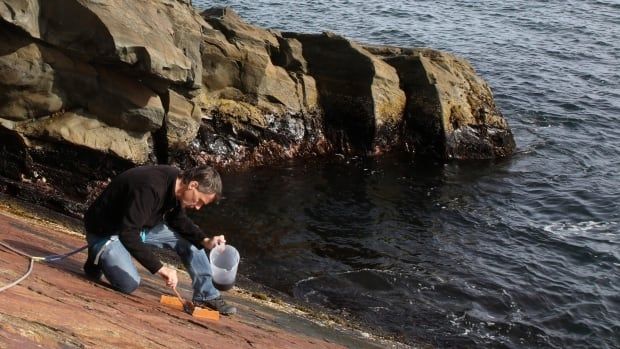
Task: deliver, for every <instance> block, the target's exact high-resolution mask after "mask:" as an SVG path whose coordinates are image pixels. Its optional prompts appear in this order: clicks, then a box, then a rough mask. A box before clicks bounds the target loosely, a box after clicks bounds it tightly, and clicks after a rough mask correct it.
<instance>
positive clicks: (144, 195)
mask: <svg viewBox="0 0 620 349" xmlns="http://www.w3.org/2000/svg"><path fill="white" fill-rule="evenodd" d="M221 193H222V181H221V179H220V175H219V174H218V173H217V171H215V170H214V169H213V168H212V167H209V166H203V167H196V168H192V169H189V170H186V171H183V172H181V171H180V170H179V169H177V168H176V167H173V166H165V165H158V166H142V167H136V168H133V169H130V170H128V171H125V172H123V173H121V174H120V175H118V176H117V177H115V178H114V179H113V180H112V181H111V182H110V184H109V185H108V186H107V188H106V189H105V190H104V191H103V193H101V195H99V197H98V198H97V199H96V200H95V202H94V203H93V204H92V205H91V206H90V207H89V208H88V211H87V212H86V214H85V215H84V225H85V228H86V233H87V234H86V240H87V241H88V245H89V248H88V259H87V260H86V263H85V264H84V272H85V273H86V275H87V276H89V277H91V278H94V279H96V280H98V279H99V278H101V275H102V274H103V275H105V277H106V279H108V281H109V282H110V284H111V285H112V287H113V288H115V289H116V290H119V291H121V292H124V293H128V294H129V293H131V292H133V291H134V290H135V289H136V288H137V287H138V285H139V284H140V276H139V275H138V271H137V270H136V267H135V266H134V264H133V263H132V261H131V257H134V258H135V259H136V260H137V261H138V262H140V264H142V265H143V266H144V267H145V268H146V269H148V270H149V271H150V272H151V273H153V274H158V275H159V276H161V277H162V278H163V279H164V281H165V282H166V285H167V286H168V287H172V288H174V287H176V285H177V281H178V279H177V273H176V270H175V269H172V268H169V267H166V266H164V265H163V264H162V263H161V261H160V260H159V259H158V258H157V257H156V256H155V255H154V254H153V253H152V252H151V250H149V249H148V248H147V246H146V245H145V244H149V245H153V246H156V247H158V248H163V247H166V248H170V249H173V250H175V251H176V253H177V254H178V255H179V256H180V257H181V260H182V261H183V264H184V265H185V267H186V269H187V271H188V272H189V275H190V277H191V278H192V288H193V289H194V295H193V298H192V300H193V302H194V304H195V305H196V306H203V307H204V306H206V307H209V308H212V309H215V310H218V311H219V312H220V313H221V314H223V315H231V314H234V313H236V312H237V309H236V308H235V307H233V306H231V305H229V304H227V303H226V302H225V301H224V300H223V299H222V297H221V295H220V293H219V291H218V290H217V289H216V288H215V287H214V286H213V282H212V280H211V263H210V262H209V259H208V258H207V255H206V253H205V251H204V249H212V248H214V247H215V246H218V245H222V244H225V243H226V239H225V238H224V235H218V236H213V237H211V238H209V237H207V236H206V235H205V234H204V233H203V232H202V230H201V229H200V228H199V227H198V226H197V225H195V224H194V223H193V222H192V221H191V220H190V219H189V218H188V217H187V215H186V209H188V208H189V209H195V210H199V209H200V208H201V207H202V206H205V205H208V204H210V203H212V202H214V201H216V200H217V199H218V198H219V197H221Z"/></svg>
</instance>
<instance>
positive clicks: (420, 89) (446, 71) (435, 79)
mask: <svg viewBox="0 0 620 349" xmlns="http://www.w3.org/2000/svg"><path fill="white" fill-rule="evenodd" d="M367 49H368V50H369V51H370V52H373V53H374V54H376V55H377V56H380V57H382V58H383V59H384V60H385V62H387V63H388V64H390V65H392V66H394V67H395V68H396V70H397V71H398V75H399V77H400V82H401V87H402V89H403V90H404V91H405V93H406V94H407V109H406V113H405V115H404V120H403V121H404V127H403V136H404V138H405V143H406V144H409V145H410V146H411V148H412V149H415V150H416V152H417V153H419V154H421V155H426V156H431V157H434V158H440V159H492V158H496V157H505V156H508V155H510V154H512V152H513V150H514V148H515V143H514V138H513V135H512V132H511V131H510V128H509V127H508V124H507V123H506V120H505V119H504V117H503V116H502V114H501V113H500V111H499V110H498V108H497V106H496V105H495V102H494V100H493V95H492V93H491V89H490V88H489V86H488V84H487V83H486V82H485V81H484V80H483V79H482V78H480V77H479V76H478V75H477V74H476V72H475V71H474V68H473V67H472V66H471V64H469V63H468V62H467V61H465V60H464V59H462V58H459V57H456V56H454V55H452V54H449V53H446V52H440V51H436V50H431V49H402V48H396V47H367Z"/></svg>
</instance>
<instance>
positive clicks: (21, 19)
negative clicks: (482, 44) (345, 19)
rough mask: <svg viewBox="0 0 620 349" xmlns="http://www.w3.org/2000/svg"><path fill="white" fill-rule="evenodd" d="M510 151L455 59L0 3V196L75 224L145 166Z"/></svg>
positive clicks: (164, 10)
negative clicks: (116, 180)
mask: <svg viewBox="0 0 620 349" xmlns="http://www.w3.org/2000/svg"><path fill="white" fill-rule="evenodd" d="M514 148H515V143H514V139H513V135H512V132H511V130H510V128H509V126H508V124H507V123H506V120H505V119H504V117H503V116H502V114H501V113H500V111H499V110H498V108H497V107H496V105H495V103H494V100H493V96H492V93H491V90H490V88H489V86H488V85H487V83H486V82H485V81H484V80H483V79H482V78H480V77H479V76H478V75H477V74H476V72H475V71H474V69H473V67H472V66H471V65H470V64H469V63H468V62H467V61H466V60H464V59H462V58H459V57H456V56H454V55H452V54H450V53H447V52H441V51H437V50H432V49H424V48H398V47H370V46H365V45H362V44H359V43H356V42H354V41H351V40H348V39H346V38H344V37H342V36H339V35H337V34H334V33H321V34H302V33H290V32H279V31H276V30H270V29H264V28H260V27H256V26H253V25H251V24H248V23H247V22H245V21H244V20H243V19H242V18H240V17H239V16H238V15H237V14H236V13H235V12H234V11H232V10H231V9H229V8H212V9H208V10H206V11H204V12H202V13H199V12H198V11H197V10H196V9H195V8H193V7H192V6H191V5H190V4H189V2H188V1H183V0H135V1H129V2H128V1H121V0H108V1H96V0H53V1H51V0H21V1H16V0H0V191H2V192H8V193H10V194H12V195H18V196H20V197H23V198H25V199H28V200H32V201H35V202H40V203H42V204H44V205H46V206H48V207H52V208H54V209H58V210H61V211H63V212H65V213H68V214H71V215H74V216H78V217H79V216H80V215H81V214H82V212H83V211H84V209H85V207H86V205H87V204H88V203H89V202H90V200H91V199H92V198H93V197H94V195H95V194H96V193H97V192H98V190H100V189H101V188H103V187H105V185H106V183H107V180H108V179H109V178H112V177H114V176H115V175H116V174H117V173H119V172H121V171H123V170H125V169H127V168H130V167H133V166H136V165H142V164H154V163H161V164H177V165H180V166H182V167H186V166H192V165H197V164H205V163H208V164H214V165H215V166H217V167H218V168H221V169H240V168H247V167H251V166H257V165H265V164H273V163H277V162H281V161H283V160H287V159H292V158H302V157H311V156H317V155H321V154H333V153H341V154H356V155H357V154H380V153H382V152H385V151H390V150H395V149H400V150H404V151H407V152H410V153H412V154H415V156H420V157H425V158H431V159H433V160H435V161H440V162H441V161H449V160H468V159H494V158H502V157H506V156H509V155H511V154H512V152H513V151H514Z"/></svg>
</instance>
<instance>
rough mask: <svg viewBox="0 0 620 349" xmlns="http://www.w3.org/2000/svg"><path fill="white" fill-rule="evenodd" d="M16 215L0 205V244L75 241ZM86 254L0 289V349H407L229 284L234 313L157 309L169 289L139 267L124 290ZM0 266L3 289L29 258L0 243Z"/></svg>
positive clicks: (51, 248)
mask: <svg viewBox="0 0 620 349" xmlns="http://www.w3.org/2000/svg"><path fill="white" fill-rule="evenodd" d="M18 213H19V214H16V210H15V209H14V208H13V207H7V205H6V204H2V205H0V240H2V241H3V242H6V243H9V244H11V245H12V246H13V247H16V248H19V249H21V250H23V251H25V252H27V253H30V254H32V255H38V256H43V255H49V254H55V253H65V252H67V251H69V250H70V249H74V248H77V247H79V246H82V245H83V243H84V238H83V236H81V235H80V234H78V233H76V232H74V231H71V230H67V228H66V227H63V226H61V225H58V224H54V223H51V222H49V221H47V222H46V221H45V220H41V218H40V217H38V216H36V214H35V216H34V217H36V218H34V219H33V218H27V217H24V216H23V211H21V212H18ZM29 215H30V214H29ZM30 217H33V216H32V215H30ZM85 259H86V255H85V253H78V254H76V255H74V256H72V257H70V258H68V259H65V260H63V261H61V262H57V263H53V264H51V263H50V264H45V263H35V265H34V269H33V272H32V274H31V275H30V276H29V277H28V278H27V279H25V280H24V281H22V282H21V283H20V284H18V285H17V286H15V287H12V288H10V289H8V290H6V291H4V292H2V293H0V303H1V304H2V307H0V347H2V348H42V347H43V348H172V349H181V348H347V347H348V348H373V349H379V348H409V346H408V345H405V344H401V343H398V342H394V341H390V340H385V339H381V338H378V337H376V336H375V335H374V334H372V333H368V332H363V331H360V330H357V329H353V328H351V327H348V326H346V324H345V323H338V322H334V321H331V320H329V319H319V318H317V317H315V316H312V315H310V314H309V313H307V312H306V311H304V310H300V309H299V308H297V307H296V306H293V305H290V304H287V303H284V302H280V301H275V300H274V299H271V298H270V297H266V296H264V295H263V294H258V295H257V294H255V293H253V292H251V291H247V290H245V289H240V288H237V287H235V288H233V290H231V291H229V292H226V294H225V297H226V298H227V300H228V301H230V302H231V303H233V304H234V305H235V306H237V308H238V309H239V314H237V315H236V316H233V317H222V318H221V319H220V320H219V321H209V320H197V319H194V318H193V317H191V316H190V315H187V314H185V313H183V312H181V311H176V310H172V309H169V308H166V307H164V306H162V305H160V304H159V298H160V296H161V295H162V294H168V295H171V293H170V290H169V289H166V288H165V287H163V285H162V283H161V280H159V279H158V278H156V277H154V276H151V275H150V273H148V271H146V270H145V269H140V272H141V276H142V283H141V286H140V288H139V289H138V290H137V291H136V292H134V293H133V294H132V295H124V294H122V293H119V292H116V291H114V290H112V289H110V288H109V287H107V286H106V284H104V283H103V282H102V283H97V282H93V281H90V280H89V279H87V278H85V277H84V275H83V273H82V271H81V266H82V264H83V263H84V260H85ZM0 265H1V267H0V285H2V286H4V285H6V284H8V283H9V282H12V281H14V280H16V279H17V278H19V277H20V276H21V275H23V274H24V273H25V272H26V270H27V269H28V259H27V258H25V257H22V256H19V255H17V254H15V253H13V252H10V251H7V250H6V249H4V248H3V247H0ZM179 275H180V285H179V289H180V292H181V293H183V294H185V297H189V296H190V295H191V293H190V292H191V291H190V290H191V286H190V285H191V283H190V280H189V277H188V276H187V275H186V274H184V273H181V274H179Z"/></svg>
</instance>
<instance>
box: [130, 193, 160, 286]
mask: <svg viewBox="0 0 620 349" xmlns="http://www.w3.org/2000/svg"><path fill="white" fill-rule="evenodd" d="M157 198H158V197H157V195H156V194H155V193H154V192H153V190H152V189H150V188H137V189H135V190H134V191H132V192H131V193H130V195H129V197H128V198H127V202H126V207H125V210H124V212H125V215H124V216H123V219H122V225H121V226H122V228H121V231H120V232H119V240H120V241H121V242H122V243H123V246H125V248H126V249H127V251H128V252H129V254H131V256H133V258H135V259H136V260H137V261H138V262H140V264H142V265H143V266H144V267H145V268H146V269H148V271H150V272H151V273H152V274H155V273H156V272H157V271H158V270H159V269H161V267H162V266H163V264H162V263H161V261H160V260H159V258H157V257H156V256H155V254H153V252H152V251H151V250H149V249H148V248H147V246H146V245H145V244H144V243H143V242H142V240H141V239H140V231H141V230H142V228H143V227H144V224H145V223H146V221H147V219H148V217H150V215H151V214H152V212H153V210H155V208H156V207H157V200H158V199H157Z"/></svg>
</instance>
